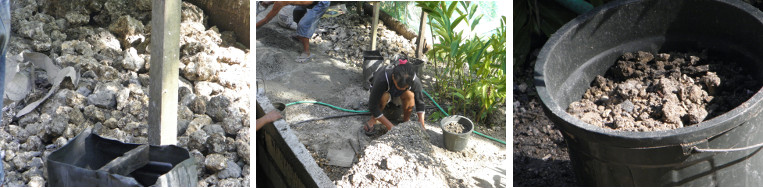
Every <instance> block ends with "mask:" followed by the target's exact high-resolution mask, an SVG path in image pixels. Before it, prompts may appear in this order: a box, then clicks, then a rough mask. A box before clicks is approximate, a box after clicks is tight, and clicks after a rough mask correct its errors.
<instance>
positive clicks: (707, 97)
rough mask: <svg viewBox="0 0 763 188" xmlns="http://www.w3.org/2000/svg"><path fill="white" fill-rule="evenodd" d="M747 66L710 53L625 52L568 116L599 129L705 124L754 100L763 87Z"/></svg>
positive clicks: (659, 127)
mask: <svg viewBox="0 0 763 188" xmlns="http://www.w3.org/2000/svg"><path fill="white" fill-rule="evenodd" d="M744 70H745V69H744V67H743V66H742V65H741V64H739V63H736V62H734V61H728V60H727V59H719V58H714V59H710V58H708V57H707V55H706V53H702V54H698V53H688V54H687V53H670V54H668V53H660V54H657V55H656V56H655V55H653V54H651V53H649V52H641V51H639V52H637V53H626V54H624V55H623V56H622V57H620V59H619V60H618V61H617V63H616V64H615V65H614V66H612V67H611V68H610V69H609V71H608V72H607V74H605V76H597V77H596V79H594V81H593V83H592V84H591V85H592V87H591V88H590V89H588V90H587V91H586V93H585V94H584V95H583V99H582V100H580V101H576V102H573V103H572V104H570V106H569V108H568V110H567V111H568V112H569V113H571V114H572V115H574V116H575V117H578V118H580V119H581V120H583V121H585V122H587V123H590V124H593V125H596V126H600V127H606V128H610V129H615V130H623V131H658V130H670V129H677V128H681V127H684V126H689V125H693V124H697V123H700V122H702V121H704V120H705V119H710V118H713V117H715V116H718V115H720V114H723V113H725V112H727V111H729V110H731V109H733V108H735V107H736V106H738V105H740V104H741V103H742V102H744V101H746V100H747V99H749V98H750V97H751V96H752V94H754V93H755V92H756V91H757V90H758V89H760V85H761V84H759V83H758V82H757V81H756V80H755V79H753V77H752V76H751V75H750V74H749V72H746V71H744Z"/></svg>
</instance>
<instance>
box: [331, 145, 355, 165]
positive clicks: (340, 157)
mask: <svg viewBox="0 0 763 188" xmlns="http://www.w3.org/2000/svg"><path fill="white" fill-rule="evenodd" d="M328 158H329V165H333V166H341V167H351V166H352V161H353V160H355V152H354V151H352V149H351V148H342V149H329V152H328Z"/></svg>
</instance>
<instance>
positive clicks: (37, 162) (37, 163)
mask: <svg viewBox="0 0 763 188" xmlns="http://www.w3.org/2000/svg"><path fill="white" fill-rule="evenodd" d="M42 164H43V161H42V159H41V158H40V157H34V158H32V162H31V163H29V167H31V168H39V169H42Z"/></svg>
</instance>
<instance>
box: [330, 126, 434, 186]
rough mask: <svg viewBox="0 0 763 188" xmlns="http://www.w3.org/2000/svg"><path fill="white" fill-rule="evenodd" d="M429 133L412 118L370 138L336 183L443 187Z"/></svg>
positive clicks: (347, 184)
mask: <svg viewBox="0 0 763 188" xmlns="http://www.w3.org/2000/svg"><path fill="white" fill-rule="evenodd" d="M428 137H429V135H428V134H427V133H426V132H425V131H423V130H422V129H421V124H419V123H417V122H413V121H409V122H407V123H402V124H399V125H398V126H395V128H393V129H392V130H390V131H389V132H387V133H386V134H384V135H382V136H380V137H379V138H378V139H376V140H374V141H372V142H371V143H370V145H369V146H368V147H366V149H365V151H364V152H363V154H362V157H361V158H360V160H359V162H358V163H357V164H355V165H354V166H353V167H352V168H351V169H350V170H349V172H348V174H347V175H345V176H343V177H342V180H341V181H339V182H338V183H337V184H338V186H339V187H446V186H447V184H446V182H448V179H447V178H446V177H447V176H445V175H444V174H443V171H444V165H443V164H440V163H439V160H436V159H435V158H434V157H433V155H434V153H433V152H434V150H433V149H432V145H431V144H430V143H429V141H428V140H429V138H428Z"/></svg>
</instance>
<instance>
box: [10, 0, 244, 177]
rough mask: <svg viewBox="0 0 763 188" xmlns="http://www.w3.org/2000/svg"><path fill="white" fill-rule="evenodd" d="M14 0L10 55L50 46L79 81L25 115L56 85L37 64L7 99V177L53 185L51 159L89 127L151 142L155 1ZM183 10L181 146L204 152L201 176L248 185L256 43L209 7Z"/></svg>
mask: <svg viewBox="0 0 763 188" xmlns="http://www.w3.org/2000/svg"><path fill="white" fill-rule="evenodd" d="M11 4H13V6H12V7H11V8H12V9H11V11H12V12H11V17H12V22H11V24H12V34H11V36H12V38H11V41H10V42H9V45H8V48H9V50H8V56H9V59H12V58H16V59H23V58H22V56H23V54H24V53H26V52H37V53H42V54H45V55H47V56H48V57H50V58H51V59H52V61H53V63H54V64H56V65H57V66H59V67H73V68H74V69H76V70H77V72H78V74H79V75H78V76H79V82H78V83H75V84H71V83H72V82H67V81H64V82H63V83H62V84H61V86H60V88H59V89H58V90H57V91H55V93H54V94H53V95H52V96H50V97H49V98H48V99H47V100H46V101H45V102H44V103H42V104H41V105H40V106H39V107H37V108H36V109H35V110H33V111H31V112H30V113H28V114H25V115H23V116H21V117H18V118H16V117H15V116H16V114H17V113H18V111H19V110H20V109H21V108H23V107H24V106H26V105H27V104H29V103H31V102H33V101H36V100H37V99H40V98H41V97H43V96H44V95H45V94H46V93H48V91H49V90H50V89H51V88H52V86H51V83H50V82H49V81H47V78H48V76H46V74H47V73H46V72H45V71H44V70H42V69H39V68H38V69H36V70H32V71H30V72H31V75H32V78H34V80H33V83H34V87H33V88H32V91H31V93H30V94H29V95H28V96H27V97H25V98H24V99H22V100H19V101H10V100H7V99H6V101H5V104H4V105H5V106H4V107H3V111H2V113H3V119H2V120H3V121H2V126H0V153H2V152H4V158H2V159H0V160H2V162H3V165H5V166H4V169H5V170H6V177H5V178H6V179H5V180H6V182H5V185H6V186H44V185H45V184H46V179H45V177H46V176H45V175H44V174H43V161H44V159H45V158H46V157H47V156H48V155H50V153H51V152H53V151H55V150H56V149H58V148H60V147H62V146H63V145H65V144H66V143H67V142H68V141H69V140H71V139H72V138H73V137H74V136H76V135H77V134H79V133H80V132H82V131H83V130H85V129H86V128H88V127H90V128H93V132H94V133H96V134H98V135H101V136H103V137H106V138H111V139H116V140H119V141H122V142H127V143H140V144H143V143H147V142H148V121H147V120H148V102H149V97H148V94H149V91H148V89H149V75H148V71H149V69H150V58H151V54H150V52H151V51H150V49H149V48H150V41H151V24H150V23H151V22H150V21H151V1H150V0H136V1H123V0H93V1H91V0H69V1H56V0H18V1H12V3H11ZM181 12H182V18H181V28H180V31H181V33H180V34H181V37H180V64H179V70H180V80H179V91H178V93H179V94H178V95H179V96H178V97H179V105H178V146H180V147H183V148H186V149H188V150H189V151H190V152H191V155H192V156H193V157H195V159H196V161H197V167H198V175H199V177H198V179H199V181H198V185H199V186H243V187H248V186H249V185H250V184H249V182H250V178H249V165H250V158H249V125H250V119H249V113H250V112H249V103H250V102H249V101H250V99H249V93H251V92H250V85H249V82H248V80H246V78H247V76H248V75H249V72H252V71H251V70H249V69H250V68H251V65H248V63H246V62H247V61H248V58H249V56H250V55H251V53H250V50H249V49H246V47H244V46H243V45H241V44H240V43H236V41H235V37H234V33H233V32H230V31H222V32H221V31H219V30H218V29H217V28H216V27H215V26H211V25H208V24H207V16H206V15H205V14H204V12H203V11H202V10H201V9H200V8H198V7H196V6H194V5H192V4H190V3H187V2H183V4H182V10H181ZM20 66H27V64H24V63H21V64H20ZM23 69H24V68H21V70H23ZM7 90H8V89H6V91H7ZM0 156H2V155H0Z"/></svg>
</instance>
